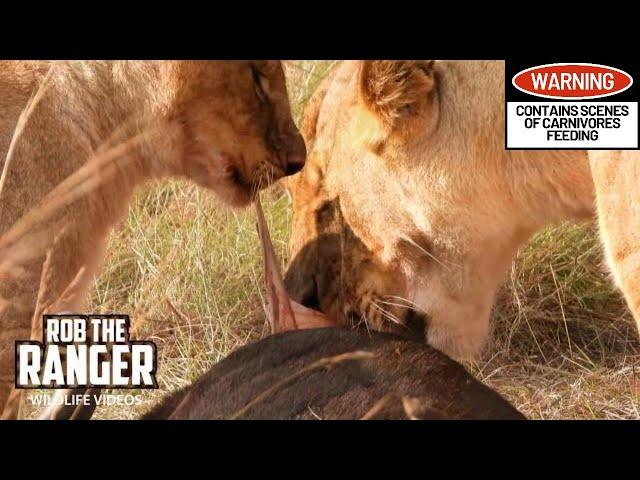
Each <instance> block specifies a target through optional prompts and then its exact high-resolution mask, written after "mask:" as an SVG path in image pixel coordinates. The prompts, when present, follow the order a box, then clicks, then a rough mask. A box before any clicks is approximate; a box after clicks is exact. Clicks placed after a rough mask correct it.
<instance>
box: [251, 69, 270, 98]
mask: <svg viewBox="0 0 640 480" xmlns="http://www.w3.org/2000/svg"><path fill="white" fill-rule="evenodd" d="M251 75H252V76H253V85H254V88H255V90H256V95H257V97H258V100H259V101H260V102H261V103H266V102H267V93H266V91H265V87H266V84H267V79H266V78H265V77H264V75H262V74H261V73H260V72H259V71H258V70H257V69H256V68H251Z"/></svg>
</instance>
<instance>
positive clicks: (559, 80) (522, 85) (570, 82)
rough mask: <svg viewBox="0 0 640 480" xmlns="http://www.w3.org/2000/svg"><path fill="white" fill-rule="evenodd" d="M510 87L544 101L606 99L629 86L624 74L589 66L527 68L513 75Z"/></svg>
mask: <svg viewBox="0 0 640 480" xmlns="http://www.w3.org/2000/svg"><path fill="white" fill-rule="evenodd" d="M512 83H513V85H514V86H515V87H516V88H517V89H519V90H522V91H523V92H525V93H528V94H531V95H536V96H539V97H547V98H564V99H573V100H577V99H582V98H597V97H607V96H609V95H615V94H616V93H620V92H622V91H624V90H626V89H627V88H629V87H630V86H631V85H632V84H633V78H631V75H629V74H628V73H626V72H623V71H622V70H619V69H617V68H613V67H607V66H605V65H595V64H591V63H554V64H551V65H540V66H537V67H532V68H528V69H526V70H523V71H521V72H519V73H518V74H516V75H515V76H514V77H513V80H512Z"/></svg>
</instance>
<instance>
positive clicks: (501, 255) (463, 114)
mask: <svg viewBox="0 0 640 480" xmlns="http://www.w3.org/2000/svg"><path fill="white" fill-rule="evenodd" d="M302 131H303V135H304V136H305V139H306V141H307V149H308V150H309V161H308V163H307V166H306V167H305V168H304V169H303V171H302V172H301V173H300V174H299V175H297V176H296V177H292V178H291V179H290V181H287V184H288V188H289V190H290V192H291V193H292V196H293V207H294V215H293V234H292V237H291V244H290V250H291V254H292V261H291V263H290V266H289V269H288V272H287V278H286V281H287V286H288V288H289V289H290V291H291V293H292V296H293V298H294V299H295V300H297V301H299V302H301V303H305V304H307V305H311V304H314V305H312V306H316V307H320V308H322V309H323V310H325V311H327V312H331V313H332V314H333V315H334V316H337V319H338V320H339V321H340V320H341V321H342V322H348V321H353V320H358V319H359V318H360V317H362V318H366V319H367V320H370V319H371V318H373V324H374V326H375V327H376V328H380V326H381V327H382V329H388V328H389V326H392V327H393V328H394V329H400V330H407V329H410V328H414V329H415V328H418V329H420V330H421V332H420V333H421V334H422V335H424V336H425V337H426V340H427V341H428V343H429V344H431V345H433V346H435V347H436V348H438V349H441V350H443V351H445V352H446V353H448V354H450V355H452V356H454V357H456V358H471V357H474V356H476V355H478V354H479V353H480V352H481V351H482V349H483V347H484V345H485V343H486V341H487V337H488V332H489V318H490V311H491V307H492V303H493V299H494V294H495V293H496V290H497V288H498V286H499V285H500V283H501V281H502V280H503V278H504V276H505V273H506V271H507V268H508V266H509V264H510V262H511V261H512V259H513V258H514V256H515V254H516V252H517V250H518V248H519V247H520V246H522V245H523V244H524V243H525V242H526V241H527V239H529V238H530V237H531V235H532V234H533V233H534V232H536V231H537V230H539V229H541V228H542V227H544V226H545V225H548V224H550V223H554V222H561V221H563V220H565V219H584V218H590V217H593V215H595V214H596V213H597V214H598V219H599V222H600V227H601V233H602V239H603V243H604V246H605V250H606V252H607V257H608V259H609V263H610V265H611V267H612V270H613V272H614V276H615V279H616V281H617V283H618V285H619V286H620V288H621V289H622V291H623V292H624V295H625V297H626V299H627V302H628V304H629V306H630V308H631V310H632V313H633V314H634V316H635V318H636V320H639V321H640V181H638V178H640V157H639V155H638V153H637V152H599V153H595V152H594V153H592V154H591V158H589V156H588V154H587V152H585V151H505V148H504V64H503V62H500V61H437V62H427V61H364V62H346V63H344V64H342V65H341V66H340V67H339V68H337V69H336V70H335V71H334V72H333V73H332V75H331V76H330V77H328V78H327V79H326V80H325V81H324V82H323V84H322V85H321V86H320V87H319V88H318V90H317V91H316V93H315V95H314V97H313V98H312V99H311V101H310V102H309V104H308V107H307V109H306V111H305V118H304V125H303V128H302ZM594 185H595V186H594ZM336 208H338V209H339V214H340V218H338V217H337V215H336V214H335V211H336ZM331 245H332V247H330V246H331ZM328 248H331V252H332V255H325V254H324V253H323V252H326V251H327V249H328ZM353 252H355V253H353ZM416 312H418V313H421V314H422V315H417V314H416ZM408 324H409V325H408ZM423 324H424V326H423Z"/></svg>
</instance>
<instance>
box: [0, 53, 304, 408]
mask: <svg viewBox="0 0 640 480" xmlns="http://www.w3.org/2000/svg"><path fill="white" fill-rule="evenodd" d="M35 92H38V93H37V95H36V96H35V97H33V101H32V102H31V107H30V108H29V109H28V112H27V113H28V116H27V118H26V119H25V122H24V128H18V129H16V126H17V124H18V120H19V118H20V115H21V112H22V111H23V109H24V108H25V106H27V104H28V103H29V99H30V98H31V97H32V96H33V95H34V93H35ZM18 126H19V125H18ZM14 137H15V138H14ZM12 139H13V143H14V145H15V146H14V148H13V151H12V152H11V154H10V155H8V149H9V145H10V144H11V143H12ZM304 156H305V147H304V142H303V141H302V137H301V136H300V134H299V133H298V131H297V129H296V127H295V125H294V123H293V121H292V119H291V113H290V108H289V102H288V98H287V92H286V89H285V79H284V74H283V71H282V67H281V65H280V62H279V61H258V62H250V61H64V62H63V61H57V62H31V61H15V62H0V172H1V173H2V177H1V178H2V180H3V181H2V183H0V188H1V191H0V410H2V406H3V404H4V402H5V399H6V395H7V393H8V389H9V387H10V385H11V384H12V383H13V374H14V372H13V346H14V341H15V340H18V339H28V338H29V337H30V334H31V327H32V326H31V318H32V317H34V313H35V317H34V318H38V317H39V314H40V313H42V310H44V309H46V308H47V306H48V305H51V304H52V303H53V302H54V301H55V300H56V299H57V297H58V296H59V295H60V293H61V292H63V291H64V290H65V288H66V287H67V286H68V285H69V283H70V282H71V281H72V280H73V279H74V278H76V275H77V274H78V272H79V271H80V269H81V268H82V267H83V266H84V268H85V269H84V271H83V274H82V278H80V279H78V281H77V287H78V288H75V289H74V291H76V292H77V295H76V298H75V301H74V302H71V306H73V307H75V309H77V310H80V311H81V310H82V308H83V307H82V305H83V301H84V296H85V295H84V294H85V293H86V290H87V287H88V285H89V284H90V282H91V280H92V278H93V276H94V274H95V271H96V269H97V267H98V265H99V263H100V262H101V260H102V253H103V252H102V251H103V250H104V246H105V245H104V244H105V239H106V237H107V234H108V232H109V231H110V230H111V228H112V227H113V226H114V225H115V224H116V223H117V222H118V221H119V220H120V219H122V217H123V216H124V215H125V213H126V211H127V207H128V204H129V201H130V198H131V194H132V191H133V190H134V188H135V187H136V186H138V185H140V184H141V183H144V182H145V181H148V180H152V179H157V178H163V177H167V176H180V177H187V178H189V179H191V180H193V181H195V182H197V183H198V184H200V185H203V186H205V187H208V188H210V189H212V190H213V191H215V192H216V193H217V194H218V195H219V196H220V197H221V198H222V199H223V200H224V201H225V202H227V203H229V204H232V205H246V204H247V203H248V202H250V201H251V199H252V198H253V195H254V194H255V192H256V191H257V190H258V189H259V188H261V187H264V186H267V185H268V184H269V183H270V182H271V181H273V180H277V179H278V178H280V177H282V176H283V175H285V174H286V173H287V172H291V171H292V165H293V170H295V169H296V168H298V169H299V167H300V166H301V165H302V162H303V161H304ZM47 253H49V255H50V261H49V262H48V268H47V269H46V270H43V268H42V264H43V260H44V258H45V255H46V254H47ZM40 285H42V289H41V290H42V291H41V292H40V297H41V298H40V300H41V301H39V302H38V306H37V307H36V297H37V295H38V288H39V286H40ZM36 310H38V311H36ZM37 331H38V329H37V326H34V335H36V336H37Z"/></svg>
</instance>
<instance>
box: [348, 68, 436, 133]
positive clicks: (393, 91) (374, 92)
mask: <svg viewBox="0 0 640 480" xmlns="http://www.w3.org/2000/svg"><path fill="white" fill-rule="evenodd" d="M435 87H436V78H435V73H434V61H433V60H365V61H363V62H362V66H361V68H360V93H361V98H362V100H363V101H364V103H365V105H366V106H367V107H368V108H369V109H370V110H372V111H373V112H374V113H375V114H377V115H378V116H379V117H380V118H381V120H382V121H383V122H384V123H385V124H386V125H387V126H392V125H393V124H394V122H396V121H397V119H400V118H403V117H410V116H414V115H418V114H420V113H423V112H422V110H423V109H424V108H426V107H428V106H429V105H430V103H431V97H432V94H433V92H434V90H435Z"/></svg>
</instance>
